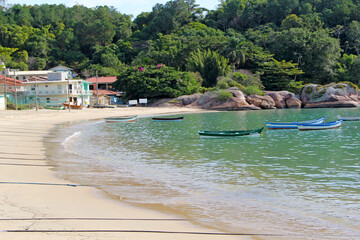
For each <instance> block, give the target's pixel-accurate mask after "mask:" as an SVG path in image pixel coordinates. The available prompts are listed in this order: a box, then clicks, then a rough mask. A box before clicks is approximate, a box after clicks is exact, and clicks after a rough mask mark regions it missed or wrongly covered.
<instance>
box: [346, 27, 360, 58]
mask: <svg viewBox="0 0 360 240" xmlns="http://www.w3.org/2000/svg"><path fill="white" fill-rule="evenodd" d="M346 37H347V40H348V45H349V48H350V49H351V50H352V51H354V52H355V53H356V54H357V55H359V54H360V22H358V21H352V22H351V23H350V25H349V29H348V30H347V31H346Z"/></svg>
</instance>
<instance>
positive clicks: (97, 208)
mask: <svg viewBox="0 0 360 240" xmlns="http://www.w3.org/2000/svg"><path fill="white" fill-rule="evenodd" d="M199 111H201V110H198V109H187V108H149V107H134V108H116V109H83V110H72V111H70V112H69V111H67V110H62V111H54V110H40V111H38V112H36V111H34V110H29V111H1V112H0V189H1V191H0V206H1V207H0V239H12V240H18V239H27V240H28V239H37V240H42V239H54V240H63V239H76V240H78V239H87V240H88V239H89V240H95V239H101V240H102V239H111V240H112V239H114V240H115V239H116V240H118V239H128V240H133V239H139V240H140V239H160V240H161V239H164V240H165V239H185V240H186V239H200V240H201V239H220V240H221V239H255V238H254V236H252V237H251V236H246V235H226V233H223V232H219V231H216V230H213V229H208V228H205V227H201V226H198V225H195V224H193V223H191V222H190V221H188V220H186V219H181V216H174V215H172V214H169V213H162V212H158V211H155V210H154V211H153V210H149V209H145V208H141V207H135V206H132V205H130V204H127V203H124V202H121V201H118V200H114V199H111V198H110V197H108V196H107V195H106V194H104V193H103V192H102V191H101V190H98V189H96V188H94V187H91V186H76V185H74V184H76V183H72V182H68V181H64V180H62V179H58V178H56V177H55V176H54V171H53V170H52V168H53V166H51V165H50V164H49V162H48V161H47V159H46V155H45V145H44V141H46V135H47V134H49V133H51V131H52V129H54V128H55V126H56V125H58V124H63V123H66V122H73V123H75V122H78V121H85V120H92V119H101V118H104V117H115V116H125V115H152V116H153V115H159V114H171V113H174V114H175V113H185V112H199ZM239 231H240V230H239ZM241 231H243V233H246V229H242V230H241ZM200 233H203V234H200Z"/></svg>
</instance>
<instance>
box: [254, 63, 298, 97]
mask: <svg viewBox="0 0 360 240" xmlns="http://www.w3.org/2000/svg"><path fill="white" fill-rule="evenodd" d="M262 72H263V75H262V76H261V81H262V83H263V84H264V87H265V89H267V90H282V89H285V88H286V87H287V86H288V85H289V83H290V82H291V80H293V79H294V76H296V75H300V74H303V71H301V70H300V69H299V68H297V64H296V63H292V62H286V61H284V60H282V61H277V60H276V59H271V60H270V61H268V62H263V63H262Z"/></svg>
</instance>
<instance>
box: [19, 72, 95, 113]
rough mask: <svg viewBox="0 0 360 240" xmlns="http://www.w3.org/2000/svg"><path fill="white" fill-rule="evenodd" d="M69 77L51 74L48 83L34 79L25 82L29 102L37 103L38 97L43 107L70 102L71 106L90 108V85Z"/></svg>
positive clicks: (63, 74) (65, 73) (61, 74)
mask: <svg viewBox="0 0 360 240" xmlns="http://www.w3.org/2000/svg"><path fill="white" fill-rule="evenodd" d="M67 76H68V73H67V72H51V73H48V79H47V80H46V81H44V80H41V79H39V81H38V80H37V78H33V79H32V80H31V81H27V82H23V84H24V89H25V94H26V97H27V99H28V102H35V99H36V97H37V99H38V103H39V104H40V105H43V106H62V105H63V103H68V102H69V101H70V104H71V105H77V106H84V107H86V106H88V105H89V104H90V96H91V95H92V91H90V90H89V85H90V83H89V82H87V81H84V80H81V79H74V80H69V79H66V78H67Z"/></svg>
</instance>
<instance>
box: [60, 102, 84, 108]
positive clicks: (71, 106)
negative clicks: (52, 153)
mask: <svg viewBox="0 0 360 240" xmlns="http://www.w3.org/2000/svg"><path fill="white" fill-rule="evenodd" d="M63 105H64V106H65V107H67V108H68V107H69V104H68V103H63ZM70 108H71V109H82V108H83V106H81V105H74V104H70Z"/></svg>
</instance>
